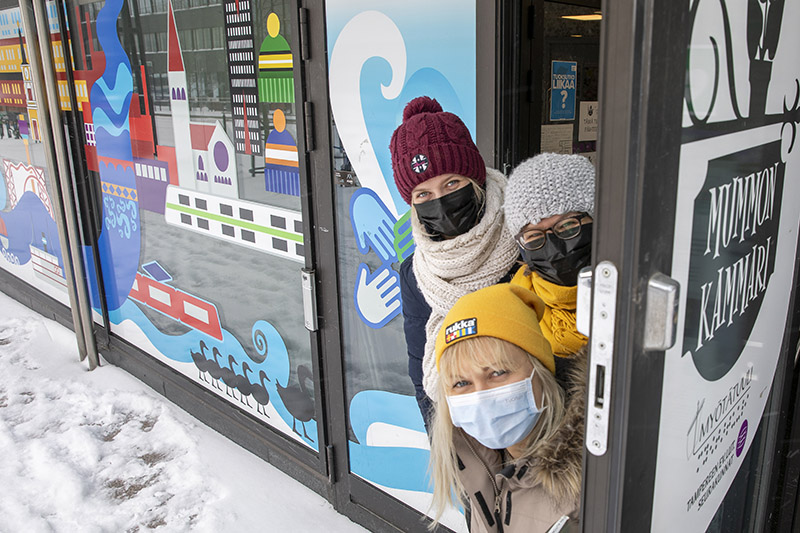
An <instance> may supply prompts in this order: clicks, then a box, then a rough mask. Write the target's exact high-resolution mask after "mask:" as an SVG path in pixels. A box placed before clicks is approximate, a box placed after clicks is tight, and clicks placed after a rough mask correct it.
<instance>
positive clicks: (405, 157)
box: [389, 96, 486, 204]
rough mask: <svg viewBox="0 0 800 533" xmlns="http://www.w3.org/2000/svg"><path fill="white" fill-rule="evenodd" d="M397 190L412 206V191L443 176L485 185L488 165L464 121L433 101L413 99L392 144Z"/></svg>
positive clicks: (390, 148) (426, 98)
mask: <svg viewBox="0 0 800 533" xmlns="http://www.w3.org/2000/svg"><path fill="white" fill-rule="evenodd" d="M389 150H390V151H391V152H392V170H393V171H394V183H395V185H397V190H398V191H400V195H401V196H402V197H403V199H404V200H405V201H406V203H409V204H410V203H411V191H412V190H413V189H414V187H416V186H417V185H419V184H420V183H422V182H423V181H426V180H429V179H431V178H434V177H436V176H441V175H442V174H458V175H460V176H465V177H468V178H472V179H474V180H475V181H476V182H478V184H479V185H483V184H484V183H485V182H486V164H485V163H484V162H483V158H482V157H481V154H480V152H478V147H477V146H475V143H474V142H472V137H470V134H469V130H468V129H467V127H466V126H465V125H464V123H463V122H461V119H460V118H458V117H457V116H455V115H454V114H452V113H446V112H444V111H442V106H441V105H439V102H437V101H436V100H434V99H433V98H429V97H427V96H420V97H418V98H414V99H413V100H411V101H410V102H409V103H408V104H406V108H405V109H404V110H403V123H402V124H400V125H399V126H398V127H397V129H396V130H394V133H393V134H392V140H391V141H390V142H389Z"/></svg>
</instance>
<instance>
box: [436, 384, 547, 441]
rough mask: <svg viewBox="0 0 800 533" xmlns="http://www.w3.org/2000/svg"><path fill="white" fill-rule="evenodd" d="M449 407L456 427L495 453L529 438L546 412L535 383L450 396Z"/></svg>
mask: <svg viewBox="0 0 800 533" xmlns="http://www.w3.org/2000/svg"><path fill="white" fill-rule="evenodd" d="M531 378H533V372H531ZM447 405H448V406H449V407H450V419H451V420H452V421H453V425H454V426H456V427H460V428H462V429H463V430H464V431H466V432H467V434H468V435H470V436H471V437H473V438H474V439H475V440H477V441H478V442H480V443H481V444H483V445H484V446H486V447H487V448H491V449H493V450H501V449H505V448H508V447H509V446H512V445H514V444H516V443H518V442H519V441H521V440H522V439H523V438H525V437H526V436H527V435H528V433H530V432H531V430H532V429H533V427H534V426H535V425H536V421H537V420H539V415H540V414H541V412H542V411H541V409H539V407H537V406H536V398H534V396H533V384H532V382H531V379H523V380H522V381H517V382H514V383H509V384H508V385H503V386H502V387H495V388H493V389H487V390H482V391H477V392H471V393H469V394H457V395H454V396H448V397H447Z"/></svg>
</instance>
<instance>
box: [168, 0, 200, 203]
mask: <svg viewBox="0 0 800 533" xmlns="http://www.w3.org/2000/svg"><path fill="white" fill-rule="evenodd" d="M167 6H168V13H167V33H168V41H167V43H168V48H167V54H168V62H167V63H168V65H167V81H168V82H169V106H170V111H171V113H172V131H173V133H174V136H175V160H176V163H177V167H178V184H179V185H180V186H181V187H184V188H186V189H195V188H196V187H195V175H194V158H193V154H192V137H191V134H190V128H189V121H190V116H189V101H188V100H187V98H186V93H187V90H186V71H185V70H184V69H183V53H182V51H181V43H180V41H179V40H178V29H177V27H176V26H175V14H174V11H173V9H172V1H171V0H170V1H169V2H168V4H167Z"/></svg>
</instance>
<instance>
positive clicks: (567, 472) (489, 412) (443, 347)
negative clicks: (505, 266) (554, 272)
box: [430, 283, 586, 533]
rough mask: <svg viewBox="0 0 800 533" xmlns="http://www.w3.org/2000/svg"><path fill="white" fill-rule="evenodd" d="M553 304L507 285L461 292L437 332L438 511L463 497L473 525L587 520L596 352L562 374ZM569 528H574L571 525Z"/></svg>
mask: <svg viewBox="0 0 800 533" xmlns="http://www.w3.org/2000/svg"><path fill="white" fill-rule="evenodd" d="M545 308H546V306H545V304H544V302H543V301H542V300H541V299H540V298H539V297H538V296H536V294H535V293H533V292H532V291H530V290H527V289H525V288H523V287H520V286H518V285H512V284H508V283H503V284H499V285H494V286H491V287H487V288H484V289H480V290H478V291H476V292H473V293H471V294H468V295H466V296H463V297H461V298H460V299H459V300H458V302H457V303H456V304H455V305H454V306H453V308H452V309H451V310H450V312H449V313H447V316H446V317H445V320H444V323H443V326H442V329H441V330H440V331H439V335H438V336H437V338H436V347H435V355H436V364H437V367H438V370H439V383H438V389H437V395H436V398H435V399H434V401H435V416H434V421H433V431H432V436H431V465H430V472H431V476H432V480H433V489H434V491H433V504H432V507H433V510H434V516H435V517H436V519H437V520H438V518H439V517H441V514H442V512H443V511H444V509H445V508H446V507H447V506H448V505H450V504H452V503H454V502H452V499H453V497H458V498H460V500H461V502H462V503H464V504H469V507H470V508H471V516H470V531H471V532H472V533H478V532H494V531H503V532H505V533H516V532H535V531H548V530H550V528H551V527H552V526H553V525H555V524H556V523H558V522H562V523H563V522H566V523H569V524H570V525H573V526H574V525H575V523H576V522H577V519H578V510H579V505H580V487H581V460H582V447H583V427H584V424H583V416H584V405H585V394H586V393H585V388H586V387H585V373H586V365H585V361H586V356H585V353H584V352H583V351H581V352H579V354H577V355H576V358H575V362H576V363H581V362H582V363H583V364H574V365H572V366H571V368H570V372H569V373H568V375H567V376H566V382H567V389H566V390H565V389H563V388H562V387H561V386H560V385H559V384H558V382H557V381H556V379H555V375H554V373H555V361H554V357H553V352H552V349H551V347H550V343H549V341H548V340H547V339H546V338H545V337H544V335H542V332H541V329H540V328H539V317H540V315H541V314H542V313H543V312H544V310H545ZM563 531H566V528H565V529H563Z"/></svg>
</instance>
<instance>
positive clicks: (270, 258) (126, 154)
mask: <svg viewBox="0 0 800 533" xmlns="http://www.w3.org/2000/svg"><path fill="white" fill-rule="evenodd" d="M236 4H238V8H237V9H238V11H236V12H233V11H231V9H230V8H229V6H227V4H225V5H223V3H209V4H208V5H206V6H205V7H202V9H192V13H191V15H190V14H189V12H188V9H187V8H188V6H182V7H181V8H179V9H176V8H175V6H174V5H173V3H172V2H171V1H166V2H163V6H162V7H163V10H162V11H159V10H158V9H156V10H153V9H149V10H143V9H142V10H138V11H137V10H130V9H128V8H127V7H126V6H125V2H124V1H123V0H107V1H104V2H103V1H101V2H95V3H81V4H80V5H74V6H68V7H67V9H69V10H71V11H70V12H69V15H70V17H71V19H72V20H74V21H76V28H75V30H74V32H73V35H74V36H75V37H76V43H75V45H76V47H77V49H78V50H79V53H77V54H74V68H75V80H76V87H75V89H76V94H77V95H78V105H79V109H78V110H77V111H78V113H77V115H78V116H79V117H80V118H81V119H82V122H83V124H82V130H83V132H84V134H85V137H84V150H85V156H86V157H85V159H86V166H87V168H88V169H89V171H90V174H91V177H92V178H93V179H96V180H98V183H99V186H100V189H101V191H102V198H101V202H102V222H101V225H100V226H101V230H100V236H99V239H98V242H97V248H98V251H99V257H100V264H99V265H97V264H94V263H93V262H92V261H91V257H92V254H91V253H90V251H89V249H88V248H87V250H86V252H85V254H84V255H85V256H86V257H87V258H88V259H89V264H88V265H87V269H88V271H89V276H88V277H89V279H90V284H91V292H92V294H91V296H92V303H93V306H94V307H95V309H96V310H98V311H99V310H100V305H101V294H100V288H99V284H98V283H97V282H96V279H97V276H98V275H101V276H102V279H103V286H104V290H105V292H104V296H105V305H106V307H107V309H108V311H109V318H110V322H111V323H110V328H111V331H112V332H113V333H114V334H116V335H119V336H121V337H123V338H124V339H126V340H128V341H129V342H131V343H133V344H134V345H136V346H138V347H139V348H141V349H143V350H144V351H146V352H147V353H149V354H150V355H152V356H153V357H155V358H156V359H158V360H160V361H162V362H164V363H165V364H167V365H169V366H171V367H173V368H175V369H176V370H178V371H179V372H182V373H183V374H185V375H186V376H187V377H189V378H190V379H192V380H194V381H196V382H197V383H198V384H200V385H201V386H203V387H205V388H206V389H208V390H210V391H212V392H214V393H215V394H217V395H218V396H219V397H221V398H223V399H225V400H226V401H228V402H230V403H231V404H232V405H235V406H236V407H237V408H239V409H241V410H242V411H244V412H246V413H248V414H250V415H251V416H253V417H254V418H256V419H258V420H260V421H261V422H263V423H265V424H268V425H270V426H272V427H274V428H276V429H278V430H279V431H282V432H283V433H285V434H286V435H287V436H289V437H290V438H293V439H295V440H296V441H298V442H300V443H303V444H304V445H306V446H309V447H311V448H314V449H316V448H317V447H318V442H317V441H318V431H317V426H316V416H317V413H316V411H315V405H316V404H315V401H314V397H315V390H314V386H313V380H312V366H311V354H310V344H309V334H308V332H307V330H306V329H305V328H304V325H303V316H302V292H301V278H300V269H301V268H302V266H303V265H304V264H305V247H304V237H303V214H302V209H301V205H300V203H299V194H300V193H299V167H298V163H297V144H296V142H295V141H294V138H296V121H295V115H294V113H293V112H292V109H290V108H287V107H284V108H282V109H274V110H271V109H270V105H272V104H271V103H269V102H267V103H264V102H258V101H257V99H256V96H255V95H256V93H255V89H256V82H255V74H256V73H255V49H254V42H255V39H256V38H261V35H262V34H264V33H266V32H267V28H266V27H265V28H264V29H263V31H262V32H261V34H258V35H257V36H256V35H253V30H252V29H251V32H250V35H249V44H248V46H243V45H242V41H241V39H234V40H231V39H230V38H229V39H227V40H225V39H206V37H208V36H209V35H212V31H211V30H213V29H215V28H219V27H224V28H227V30H229V32H232V33H236V34H237V35H240V34H241V33H242V30H241V29H240V28H239V26H241V24H239V22H249V19H250V17H251V14H252V13H260V12H261V11H265V10H263V9H261V7H262V6H261V5H260V2H258V1H256V2H254V3H253V4H252V5H251V3H250V1H249V0H247V1H244V2H236ZM273 4H274V3H270V6H271V7H274V5H273ZM284 9H285V8H284ZM13 13H15V12H14V11H13V10H12V11H11V13H7V14H9V15H11V16H9V17H8V19H9V20H10V22H9V24H11V25H14V27H16V22H15V21H16V19H17V18H18V17H17V16H16V15H13ZM140 13H141V14H140ZM189 16H191V17H192V19H193V23H192V25H191V26H190V27H189V28H187V29H184V28H185V27H186V26H183V25H184V24H185V23H186V21H187V20H188V18H187V17H189ZM127 17H132V18H134V19H135V18H136V17H143V18H140V19H139V20H133V21H131V20H126V18H127ZM245 19H247V20H245ZM2 20H5V19H4V18H3V17H0V21H2ZM232 21H235V22H236V24H233V23H232ZM198 24H200V25H204V27H202V28H199V29H197V26H198ZM187 26H188V25H187ZM51 27H52V25H51ZM131 27H147V28H149V27H153V28H154V29H163V30H164V31H163V37H162V33H160V32H159V33H155V34H153V35H154V36H155V37H156V38H155V39H154V40H153V41H154V42H155V43H156V47H155V49H150V50H148V47H147V46H145V47H144V48H143V49H139V50H138V53H133V50H131V49H129V45H130V43H132V42H133V41H135V40H136V39H137V38H138V37H137V35H135V34H132V33H126V31H130V30H129V28H131ZM55 28H56V29H55V30H54V31H57V28H58V26H57V25H56V26H55ZM126 28H128V30H126ZM233 28H239V29H236V30H235V32H234V30H233ZM4 29H5V28H4ZM9 35H10V36H8V37H7V38H5V37H6V34H5V33H4V34H3V37H4V39H0V47H3V46H8V47H11V48H14V47H15V48H16V49H17V50H16V51H15V52H14V53H15V56H14V57H15V58H17V59H16V62H12V66H13V69H14V72H15V73H17V72H18V73H19V81H20V83H19V84H15V85H13V86H12V85H11V84H9V86H8V87H6V86H5V85H4V86H3V89H7V88H8V89H9V91H8V92H9V93H10V94H8V95H5V94H4V95H2V97H3V98H6V99H8V98H11V99H12V100H14V101H13V106H12V108H13V113H14V115H15V116H16V115H22V116H23V119H20V122H19V123H18V124H17V123H15V124H14V127H13V128H12V127H11V126H9V125H7V124H6V123H5V122H4V124H3V127H2V129H3V133H4V134H5V133H6V132H8V133H9V136H13V137H18V139H17V138H15V139H13V141H14V144H13V145H14V146H18V148H17V152H14V153H18V154H19V155H22V157H17V158H16V159H12V158H11V157H9V156H8V154H9V153H10V152H9V151H7V150H6V149H5V147H6V144H8V143H7V142H4V141H3V140H2V139H0V146H2V147H3V152H2V154H3V166H2V171H3V178H4V187H3V193H2V197H0V200H2V205H0V207H3V206H5V207H4V208H3V210H2V211H0V249H1V250H2V254H3V259H0V263H3V264H4V265H3V266H4V267H6V263H7V264H10V265H13V266H21V265H28V264H30V265H31V266H30V267H29V269H30V270H31V271H32V272H31V275H30V276H28V278H29V279H30V280H32V281H35V280H36V279H39V280H40V281H41V284H43V285H44V286H45V287H48V290H49V291H50V293H52V292H53V290H52V289H55V290H57V291H61V292H63V291H64V288H65V286H66V282H65V280H64V279H63V274H62V268H63V263H62V259H61V257H60V247H59V245H58V238H57V232H56V226H55V222H54V221H53V218H52V214H51V212H50V211H51V210H50V201H49V196H48V194H47V186H46V183H45V170H44V169H42V168H40V167H37V166H36V164H35V161H33V162H32V160H31V159H32V158H31V156H30V155H29V156H27V157H26V156H25V155H24V154H25V151H24V150H22V148H23V147H24V148H26V149H27V148H28V144H29V143H36V136H35V135H34V134H32V133H31V131H32V128H31V126H30V124H31V123H32V122H33V120H32V119H31V117H32V116H35V115H32V113H31V111H30V108H31V106H32V104H31V99H30V98H27V97H26V96H25V92H26V91H25V87H26V85H25V83H24V80H25V79H26V78H25V70H24V66H25V63H24V60H22V58H23V57H24V53H23V51H24V50H19V47H20V37H19V35H18V32H14V33H13V34H9ZM54 35H60V34H58V33H54ZM229 37H230V36H229ZM54 42H55V40H54ZM148 42H152V41H148ZM123 43H124V44H123ZM234 43H235V44H234ZM54 46H55V45H54ZM59 46H60V43H59ZM231 46H234V47H235V48H237V51H236V52H235V54H245V56H246V55H247V54H249V57H250V59H251V60H250V61H249V65H250V67H251V71H252V72H250V74H252V76H251V79H252V82H253V83H252V90H253V91H252V94H250V95H249V96H248V94H249V93H247V91H243V92H236V91H233V88H234V87H236V88H240V86H241V85H242V84H241V83H239V82H240V81H241V80H243V79H245V78H246V76H244V77H241V76H238V75H237V76H235V77H234V76H231V75H230V74H231V72H233V70H236V73H237V74H239V73H240V72H239V70H237V69H240V67H242V65H243V64H244V63H247V59H246V57H245V56H239V55H235V56H234V55H232V54H234V51H233V50H232V49H231ZM201 50H202V56H203V57H202V60H200V54H198V51H201ZM287 53H289V54H291V51H290V50H288V49H287ZM62 57H63V54H62ZM234 59H235V61H234ZM240 60H241V61H240ZM240 63H242V64H240ZM3 67H4V65H0V69H3ZM234 67H235V68H234ZM220 74H221V76H220ZM14 81H16V79H15V80H14ZM229 82H230V83H229ZM19 90H22V91H23V94H22V95H21V96H22V97H18V96H15V95H16V94H17V93H18V92H19ZM239 96H242V98H244V100H247V103H248V104H249V105H248V106H239V107H237V105H239V104H241V103H243V102H239V101H238V98H239ZM250 96H252V98H250ZM3 102H4V104H5V100H3ZM34 104H35V102H34ZM66 104H67V105H69V99H68V98H67V99H66ZM3 109H5V107H0V110H3ZM62 109H65V110H67V109H68V107H65V105H62ZM242 109H246V110H247V111H242ZM239 111H242V112H241V113H239ZM270 112H272V116H273V122H274V127H275V129H276V130H280V131H278V136H279V137H280V139H279V140H278V141H276V142H275V144H278V145H282V146H285V147H286V149H285V151H286V153H287V155H285V156H283V157H282V158H281V161H282V162H283V163H284V166H285V167H289V168H288V173H289V174H290V176H291V178H292V179H291V180H289V181H290V183H287V184H284V185H285V187H288V188H290V189H291V190H274V189H275V187H273V188H272V190H271V189H270V187H269V184H267V185H266V186H265V181H264V176H263V174H262V170H263V167H261V168H259V167H256V166H254V165H255V164H256V163H257V162H259V161H258V160H257V159H256V158H255V157H252V156H255V155H259V154H262V153H263V152H262V144H261V140H260V139H261V136H262V134H263V132H262V130H261V123H262V122H261V119H260V115H261V114H263V115H264V116H268V114H269V113H270ZM248 113H249V114H250V116H249V117H248V116H247V115H248ZM276 115H277V116H278V117H279V118H280V120H276V119H275V118H274V117H275V116H276ZM3 116H5V113H4V115H3ZM242 120H244V121H245V122H244V123H242V122H241V121H242ZM23 122H24V124H23ZM243 124H244V125H247V126H248V127H250V133H249V134H248V133H246V132H247V128H244V130H243V131H245V135H246V137H247V139H249V141H247V142H244V147H245V149H244V150H238V149H237V143H239V142H240V141H242V138H241V135H240V133H241V131H242V127H241V126H242V125H243ZM26 136H27V138H26ZM21 141H25V144H23V143H22V142H21ZM289 141H291V142H289ZM248 143H249V144H248ZM248 146H249V149H248V148H247V147H248ZM238 152H242V155H240V154H239V153H238ZM33 159H34V160H35V159H36V158H33ZM259 159H260V158H259ZM287 162H288V163H287ZM259 163H260V162H259ZM292 163H293V164H292ZM284 172H287V170H286V169H284ZM284 181H285V180H284ZM26 281H28V279H26ZM64 296H65V294H64ZM62 301H65V298H62Z"/></svg>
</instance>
